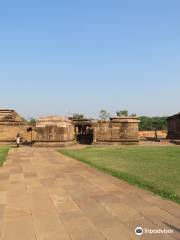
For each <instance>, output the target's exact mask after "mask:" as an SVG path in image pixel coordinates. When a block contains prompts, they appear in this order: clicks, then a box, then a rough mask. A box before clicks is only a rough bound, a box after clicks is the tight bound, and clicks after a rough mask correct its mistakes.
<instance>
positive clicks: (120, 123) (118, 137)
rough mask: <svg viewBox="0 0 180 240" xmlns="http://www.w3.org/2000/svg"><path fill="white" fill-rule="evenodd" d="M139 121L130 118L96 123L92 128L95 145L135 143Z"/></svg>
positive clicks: (137, 138)
mask: <svg viewBox="0 0 180 240" xmlns="http://www.w3.org/2000/svg"><path fill="white" fill-rule="evenodd" d="M138 126H139V120H138V119H137V118H130V117H116V118H111V119H110V121H98V122H97V123H96V125H95V126H94V142H96V143H124V144H125V143H137V142H138V141H139V136H138Z"/></svg>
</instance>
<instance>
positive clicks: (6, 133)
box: [0, 109, 31, 144]
mask: <svg viewBox="0 0 180 240" xmlns="http://www.w3.org/2000/svg"><path fill="white" fill-rule="evenodd" d="M28 127H29V126H28V124H27V123H26V121H25V120H24V119H23V117H21V116H20V115H19V114H18V113H17V112H16V111H14V110H10V109H0V144H2V143H13V142H15V141H16V136H17V134H20V136H21V137H22V138H23V140H24V141H31V134H30V133H28V132H27V128H28Z"/></svg>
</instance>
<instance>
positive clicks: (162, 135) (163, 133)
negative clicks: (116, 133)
mask: <svg viewBox="0 0 180 240" xmlns="http://www.w3.org/2000/svg"><path fill="white" fill-rule="evenodd" d="M138 134H139V138H140V139H146V138H154V137H155V131H139V133H138ZM157 137H158V138H166V137H167V131H166V130H164V131H157Z"/></svg>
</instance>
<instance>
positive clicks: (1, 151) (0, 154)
mask: <svg viewBox="0 0 180 240" xmlns="http://www.w3.org/2000/svg"><path fill="white" fill-rule="evenodd" d="M9 149H10V148H9V147H0V166H2V165H3V163H4V161H5V160H6V156H7V154H8V152H9Z"/></svg>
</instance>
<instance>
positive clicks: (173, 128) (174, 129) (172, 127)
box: [167, 113, 180, 140]
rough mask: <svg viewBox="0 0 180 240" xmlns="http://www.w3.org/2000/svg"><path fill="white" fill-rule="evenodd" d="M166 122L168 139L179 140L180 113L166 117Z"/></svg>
mask: <svg viewBox="0 0 180 240" xmlns="http://www.w3.org/2000/svg"><path fill="white" fill-rule="evenodd" d="M167 122H168V135H167V138H168V139H179V140H180V113H178V114H175V115H173V116H170V117H168V118H167Z"/></svg>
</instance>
